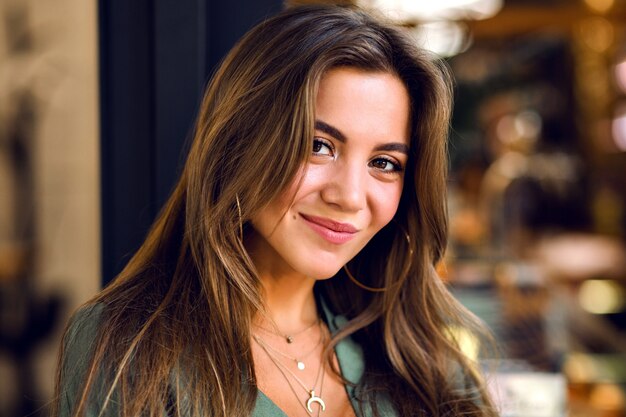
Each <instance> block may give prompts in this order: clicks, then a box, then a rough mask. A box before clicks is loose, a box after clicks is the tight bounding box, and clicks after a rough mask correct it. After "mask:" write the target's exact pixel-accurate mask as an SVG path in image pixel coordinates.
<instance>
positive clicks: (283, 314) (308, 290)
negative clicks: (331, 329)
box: [255, 272, 319, 333]
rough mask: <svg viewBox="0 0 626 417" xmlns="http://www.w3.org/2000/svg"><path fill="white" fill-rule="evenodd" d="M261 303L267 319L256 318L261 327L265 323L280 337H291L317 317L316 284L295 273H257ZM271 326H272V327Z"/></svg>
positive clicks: (312, 280) (260, 316)
mask: <svg viewBox="0 0 626 417" xmlns="http://www.w3.org/2000/svg"><path fill="white" fill-rule="evenodd" d="M260 278H261V283H262V285H263V300H264V302H265V307H266V309H267V314H268V315H269V317H263V316H262V315H259V317H256V318H255V322H256V323H257V324H259V325H261V326H263V324H264V323H265V322H266V321H270V323H269V325H270V326H271V325H272V324H273V325H275V326H276V327H278V329H277V330H280V332H282V333H292V332H296V331H298V330H301V329H303V328H305V327H306V326H308V325H310V324H311V323H313V322H315V321H316V320H317V319H318V317H319V315H318V311H317V306H316V303H315V297H314V295H313V285H314V284H315V280H314V279H312V278H308V277H305V276H302V275H300V274H297V273H291V274H285V273H283V274H275V273H274V274H272V273H268V272H266V273H263V272H261V273H260ZM272 322H273V323H272Z"/></svg>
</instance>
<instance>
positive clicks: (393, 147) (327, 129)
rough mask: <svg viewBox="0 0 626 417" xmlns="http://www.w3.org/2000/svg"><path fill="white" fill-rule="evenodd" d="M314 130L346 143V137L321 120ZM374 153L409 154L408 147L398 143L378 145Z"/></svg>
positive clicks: (316, 123) (317, 122) (317, 121)
mask: <svg viewBox="0 0 626 417" xmlns="http://www.w3.org/2000/svg"><path fill="white" fill-rule="evenodd" d="M315 130H320V131H322V132H324V133H326V134H328V135H331V136H332V137H334V138H335V139H337V140H338V141H341V142H344V143H345V142H346V136H345V135H344V134H343V133H341V131H340V130H339V129H337V128H336V127H334V126H331V125H329V124H328V123H326V122H322V121H321V120H316V121H315ZM374 150H375V151H395V152H402V153H404V154H407V155H408V154H409V147H408V146H407V145H406V144H404V143H400V142H391V143H383V144H382V145H378V146H376V147H375V148H374Z"/></svg>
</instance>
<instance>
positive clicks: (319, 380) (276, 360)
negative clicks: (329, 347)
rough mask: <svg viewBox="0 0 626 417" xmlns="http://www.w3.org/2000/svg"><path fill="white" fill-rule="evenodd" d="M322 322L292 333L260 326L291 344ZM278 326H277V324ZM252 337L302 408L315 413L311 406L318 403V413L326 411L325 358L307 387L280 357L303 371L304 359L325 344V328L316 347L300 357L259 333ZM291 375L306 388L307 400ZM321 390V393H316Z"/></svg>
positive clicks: (300, 385)
mask: <svg viewBox="0 0 626 417" xmlns="http://www.w3.org/2000/svg"><path fill="white" fill-rule="evenodd" d="M316 324H317V325H318V326H319V324H320V321H319V320H318V321H316V322H315V323H313V324H312V325H311V326H308V327H307V328H305V329H303V330H300V331H299V332H297V333H294V334H291V335H285V334H283V333H281V332H279V331H277V332H271V331H270V330H268V329H265V328H263V327H259V326H257V327H258V328H260V329H261V330H265V331H266V332H271V333H273V334H275V335H278V336H281V337H283V338H284V339H285V341H286V342H287V343H289V344H291V343H293V342H294V337H295V336H298V335H299V334H301V333H304V332H305V331H307V330H309V329H311V328H312V327H313V326H315V325H316ZM275 327H276V326H275ZM277 330H278V329H277ZM252 338H253V339H254V341H255V342H256V343H257V344H258V345H259V347H260V348H261V349H262V350H263V351H264V352H265V354H266V355H267V357H268V358H269V359H270V361H271V362H272V364H274V366H275V367H276V369H278V371H279V372H280V374H281V375H282V376H283V378H284V379H285V381H287V384H288V385H289V388H290V389H291V392H292V393H293V394H294V396H295V397H296V398H297V399H298V404H300V405H301V406H302V408H303V409H304V411H306V413H307V414H308V415H312V414H313V409H312V408H311V406H312V405H313V404H314V403H317V404H318V406H319V407H318V411H317V415H318V416H319V414H320V412H321V411H325V410H326V404H325V403H324V400H323V399H322V392H323V388H324V374H325V369H324V368H325V367H324V363H323V360H322V361H320V366H319V368H318V370H317V375H316V377H315V381H314V383H313V386H312V387H310V388H309V387H307V385H306V384H305V383H304V382H303V381H302V380H301V379H300V377H299V376H298V375H296V373H295V372H294V371H292V370H291V369H289V367H288V366H287V365H285V364H284V363H283V362H282V361H281V360H280V357H283V358H285V359H288V360H289V361H293V362H295V364H296V367H297V369H298V370H300V371H303V370H304V369H306V366H305V364H304V359H306V358H307V357H308V356H309V355H311V354H312V353H313V352H315V351H316V350H317V349H318V347H319V346H320V344H323V343H324V341H325V339H326V334H325V332H324V331H323V329H322V328H321V326H320V338H319V340H318V341H317V343H316V344H315V346H314V347H312V348H311V349H309V350H307V351H306V352H305V353H303V354H302V355H299V356H298V357H294V356H291V355H288V354H287V353H284V352H281V351H280V350H279V349H277V348H275V347H272V346H271V345H269V344H268V343H267V341H265V340H264V339H263V338H261V337H260V336H259V335H256V334H253V335H252ZM289 376H291V377H292V379H293V381H295V382H296V383H297V385H298V386H299V387H300V388H302V389H303V390H304V392H306V394H307V395H308V398H307V399H306V401H304V402H303V401H302V400H301V397H300V395H298V393H297V392H296V388H297V386H296V387H294V384H292V379H290V378H289ZM318 384H319V390H318ZM316 392H319V395H318V394H317V393H316Z"/></svg>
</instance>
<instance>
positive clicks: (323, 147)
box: [313, 138, 334, 156]
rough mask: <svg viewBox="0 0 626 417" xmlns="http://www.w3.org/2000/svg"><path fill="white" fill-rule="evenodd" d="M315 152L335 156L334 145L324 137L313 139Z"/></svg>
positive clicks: (315, 153)
mask: <svg viewBox="0 0 626 417" xmlns="http://www.w3.org/2000/svg"><path fill="white" fill-rule="evenodd" d="M313 154H314V155H326V156H333V155H334V152H333V146H332V145H331V144H330V143H329V142H326V141H324V140H322V139H317V138H316V139H313Z"/></svg>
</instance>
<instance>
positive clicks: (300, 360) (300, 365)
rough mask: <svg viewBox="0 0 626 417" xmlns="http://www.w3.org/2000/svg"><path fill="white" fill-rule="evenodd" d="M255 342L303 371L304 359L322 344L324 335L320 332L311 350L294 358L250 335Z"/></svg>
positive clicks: (256, 336)
mask: <svg viewBox="0 0 626 417" xmlns="http://www.w3.org/2000/svg"><path fill="white" fill-rule="evenodd" d="M252 336H253V337H254V338H255V340H256V341H257V343H259V344H262V345H263V346H264V347H265V348H267V349H269V350H271V351H272V352H274V353H276V354H279V355H280V356H282V357H283V358H287V359H289V360H290V361H294V362H295V363H296V367H297V368H298V369H299V370H300V371H304V369H305V368H306V366H305V365H304V359H306V358H307V357H308V356H309V355H310V354H311V353H313V352H315V351H316V350H317V348H318V347H319V345H320V344H321V343H322V341H323V340H324V333H323V332H320V338H319V340H318V341H317V343H316V344H315V346H313V348H312V349H311V350H309V351H308V352H305V353H303V354H302V355H298V356H297V357H296V356H290V355H288V354H286V353H284V352H281V351H280V350H278V349H276V348H274V347H272V346H271V345H270V344H269V343H267V342H266V341H265V340H263V339H262V338H261V336H258V335H255V334H253V335H252Z"/></svg>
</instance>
